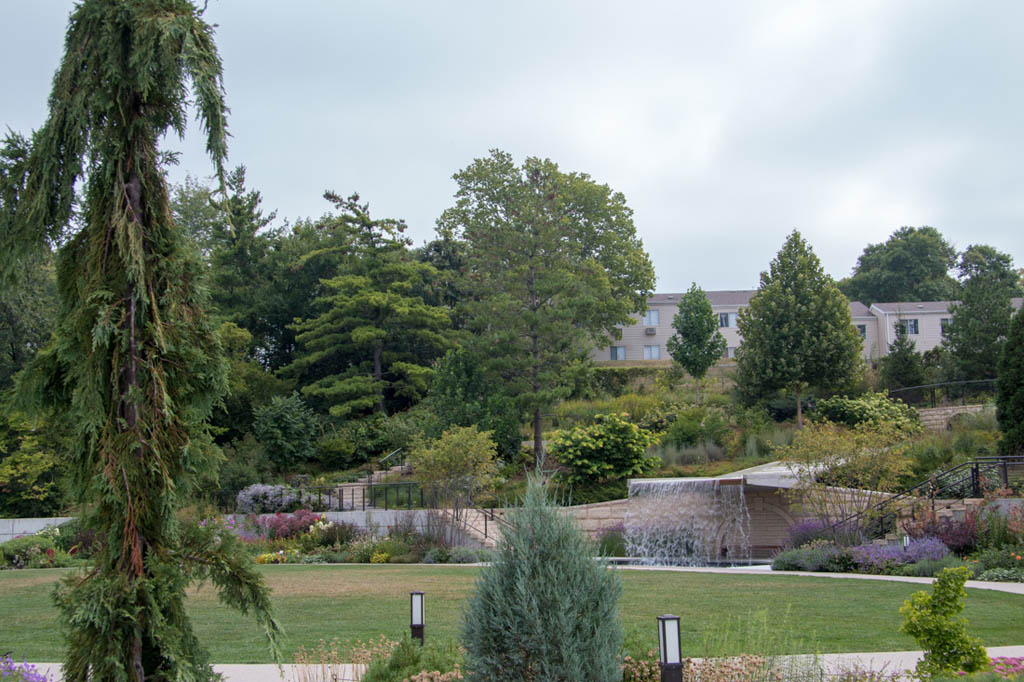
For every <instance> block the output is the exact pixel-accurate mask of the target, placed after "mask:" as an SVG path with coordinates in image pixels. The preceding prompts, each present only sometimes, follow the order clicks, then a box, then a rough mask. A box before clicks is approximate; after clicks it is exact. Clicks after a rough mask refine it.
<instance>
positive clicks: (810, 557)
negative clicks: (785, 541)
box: [772, 542, 853, 573]
mask: <svg viewBox="0 0 1024 682" xmlns="http://www.w3.org/2000/svg"><path fill="white" fill-rule="evenodd" d="M852 568H853V560H852V559H851V558H850V554H849V553H848V552H847V551H846V550H844V549H841V548H839V547H836V546H835V545H833V544H830V543H820V542H812V543H811V544H810V545H809V546H806V547H800V548H798V549H789V550H786V551H784V552H780V553H779V554H778V555H776V556H775V558H774V559H772V570H773V571H812V572H825V573H845V572H847V571H849V570H851V569H852Z"/></svg>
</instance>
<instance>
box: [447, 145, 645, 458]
mask: <svg viewBox="0 0 1024 682" xmlns="http://www.w3.org/2000/svg"><path fill="white" fill-rule="evenodd" d="M454 177H455V182H456V183H457V185H458V190H457V191H456V194H455V199H456V202H455V205H454V206H453V207H451V208H449V209H448V210H446V211H445V212H444V214H442V216H441V218H440V219H439V221H438V232H439V233H440V235H441V236H442V238H450V239H461V240H464V241H465V243H466V253H465V265H464V272H465V274H464V280H463V281H464V282H465V291H466V292H467V298H468V300H467V301H466V302H465V303H464V308H463V309H464V310H465V312H466V316H467V328H468V329H470V330H471V331H472V332H474V334H475V336H474V337H473V343H475V344H476V347H477V350H478V352H477V353H476V355H477V357H478V358H480V361H481V362H483V363H485V365H486V367H487V370H488V372H489V373H490V374H491V375H492V376H494V377H495V378H496V379H497V380H500V381H502V382H504V383H505V388H506V389H507V390H508V391H509V392H510V394H511V395H514V396H516V399H517V402H518V407H519V409H520V410H521V414H530V415H531V417H532V420H533V431H534V456H535V458H536V460H537V461H538V462H541V461H542V458H543V443H542V439H541V415H542V411H543V410H544V409H546V408H547V407H549V406H550V405H552V404H553V403H554V402H555V401H556V400H558V399H559V398H562V397H565V396H566V395H567V394H568V388H569V387H568V385H567V378H566V368H567V367H569V366H570V365H571V364H572V363H574V362H579V361H580V360H581V359H583V358H586V357H587V355H588V353H589V352H590V350H591V349H592V348H593V347H594V346H595V345H596V344H598V343H603V342H605V341H606V339H607V337H608V335H613V336H614V335H616V334H618V330H617V326H618V325H624V324H628V323H629V322H630V318H629V315H630V313H633V312H637V311H642V310H644V309H645V308H646V301H647V296H648V295H649V293H650V291H651V288H652V287H653V285H654V268H653V266H652V265H651V262H650V259H649V258H648V256H647V253H646V252H645V251H644V249H643V244H642V243H641V241H640V239H639V237H637V235H636V229H635V227H634V226H633V217H632V210H630V208H629V207H628V206H627V205H626V198H625V197H624V196H623V195H622V194H621V193H619V192H614V191H612V189H611V188H609V187H608V186H607V185H600V184H597V183H596V182H594V181H593V180H591V179H590V177H589V176H588V175H586V174H583V173H566V172H563V171H561V170H560V169H559V168H558V166H557V164H555V163H554V162H552V161H550V160H547V159H538V158H528V159H526V160H525V161H524V162H523V164H522V166H517V165H516V164H515V162H514V161H513V159H512V157H511V155H509V154H507V153H505V152H501V151H497V150H494V151H492V152H491V154H490V155H489V156H487V157H485V158H482V159H477V160H475V161H474V162H473V163H471V164H470V165H469V166H468V167H466V168H465V169H463V170H461V171H459V172H458V173H456V174H455V176H454Z"/></svg>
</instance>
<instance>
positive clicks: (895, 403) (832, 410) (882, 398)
mask: <svg viewBox="0 0 1024 682" xmlns="http://www.w3.org/2000/svg"><path fill="white" fill-rule="evenodd" d="M815 412H816V414H817V416H818V417H820V418H823V419H827V420H829V421H830V422H833V423H835V424H846V425H847V426H856V425H857V424H865V423H870V424H882V423H889V424H892V425H893V426H895V427H896V428H898V429H899V430H901V431H909V432H912V433H916V432H918V431H920V430H921V417H920V415H918V413H917V410H915V409H914V408H913V407H911V406H909V405H906V404H904V403H903V401H902V400H899V399H892V398H890V397H889V396H888V394H886V393H884V392H883V393H865V394H863V395H859V396H857V397H856V398H848V397H846V396H838V395H837V396H833V397H831V398H828V399H827V400H819V401H818V404H817V405H816V406H815Z"/></svg>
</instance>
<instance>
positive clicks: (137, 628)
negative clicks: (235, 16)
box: [0, 0, 277, 682]
mask: <svg viewBox="0 0 1024 682" xmlns="http://www.w3.org/2000/svg"><path fill="white" fill-rule="evenodd" d="M189 96H191V97H192V98H193V99H194V101H195V105H196V107H197V109H198V112H199V118H200V120H201V122H202V123H203V126H204V128H205V131H206V138H207V139H206V146H207V151H208V152H209V154H210V156H211V158H212V160H213V162H214V165H215V167H216V169H217V174H218V176H220V177H221V179H223V162H224V160H225V157H226V146H225V143H226V137H227V133H226V129H225V113H226V108H225V105H224V97H223V88H222V79H221V65H220V59H219V57H218V55H217V51H216V47H215V45H214V42H213V31H212V29H211V27H210V26H209V25H207V24H206V23H205V22H204V21H203V20H202V17H201V12H200V11H198V10H197V9H196V8H195V7H194V6H193V5H192V4H191V3H190V2H187V1H186V0H85V1H84V2H82V3H81V4H79V5H78V6H77V7H76V8H75V10H74V11H73V13H72V15H71V18H70V21H69V26H68V32H67V36H66V42H65V52H64V58H63V61H62V63H61V65H60V67H59V69H58V71H57V74H56V76H55V77H54V83H53V91H52V93H51V95H50V101H49V118H48V119H47V121H46V123H45V124H44V125H43V127H42V128H40V129H39V130H38V131H36V133H35V134H34V135H33V136H32V138H31V141H30V142H28V143H26V141H23V140H19V139H17V138H13V137H9V139H8V149H9V150H11V149H15V148H17V147H18V146H19V144H20V148H21V150H22V151H23V153H21V154H13V153H12V154H8V155H7V158H11V159H16V160H17V161H18V163H16V164H14V163H11V164H7V168H6V172H5V173H4V175H3V176H2V177H3V184H4V187H3V188H2V191H3V196H4V210H3V212H2V217H0V220H2V223H0V273H2V274H3V275H4V276H5V277H9V276H11V274H12V273H15V272H17V271H18V269H19V268H22V267H24V266H25V263H26V262H27V259H29V258H30V257H31V256H32V254H33V253H34V252H36V251H38V249H39V248H41V247H42V246H43V245H45V244H46V243H47V242H51V243H53V242H57V241H60V242H62V243H63V246H62V248H61V249H60V252H59V254H58V266H57V270H58V272H57V276H58V292H59V299H60V308H59V313H58V322H57V330H56V342H55V343H54V344H51V346H50V347H48V348H47V349H46V350H45V351H44V352H42V353H40V354H39V356H37V358H36V360H35V361H34V363H33V365H32V366H30V368H29V370H28V373H27V374H26V375H25V376H24V377H23V379H22V382H21V383H22V386H21V389H22V394H23V395H26V396H32V397H33V398H34V399H35V400H36V402H37V403H39V402H41V403H42V405H37V407H47V408H49V409H51V410H53V412H54V413H56V414H60V415H62V417H63V418H64V419H67V420H69V421H70V422H71V423H72V424H73V427H74V429H75V445H74V448H73V457H74V461H73V463H72V466H73V467H74V469H75V471H76V475H75V476H73V480H74V481H75V484H76V486H77V494H78V495H79V497H80V499H81V500H82V501H85V502H88V507H87V508H88V509H89V510H90V513H89V517H88V519H87V523H89V524H91V525H93V526H94V527H95V528H96V529H97V531H98V532H99V534H100V537H102V538H103V549H102V551H101V552H100V554H99V556H98V557H97V558H96V563H95V566H94V567H93V570H91V571H90V572H89V573H87V574H84V575H77V576H72V577H69V578H68V580H67V581H66V582H65V583H64V585H63V586H62V588H61V589H60V590H58V592H57V600H58V604H59V606H60V608H61V611H62V614H63V622H64V624H65V626H66V630H67V636H68V645H69V646H68V651H67V657H66V660H65V668H64V678H65V679H67V680H86V679H95V680H129V679H130V680H139V681H140V682H141V681H142V680H202V679H213V677H214V676H213V674H212V672H211V670H210V668H209V665H208V662H207V657H206V654H205V652H204V649H203V647H202V646H201V644H200V642H199V641H198V640H197V638H196V637H195V635H194V634H193V633H192V630H191V626H190V624H189V621H188V618H187V617H186V614H185V609H184V596H185V587H186V586H187V585H188V584H189V583H190V582H191V581H193V580H196V579H209V580H211V581H212V582H213V583H214V584H215V585H216V586H217V587H218V589H219V590H220V596H221V599H222V600H223V601H225V602H226V603H228V604H230V605H232V606H234V607H237V608H239V609H240V610H242V611H243V612H244V611H248V610H250V609H251V610H252V611H253V612H254V613H255V615H256V617H257V620H258V621H259V622H260V623H261V624H262V625H263V627H264V629H265V631H266V633H267V635H268V637H269V639H270V642H271V645H273V643H274V641H275V635H276V633H277V626H276V624H275V622H274V620H273V618H272V616H271V614H270V603H269V598H268V591H267V589H266V588H265V586H264V585H263V584H262V582H261V580H260V578H259V576H258V574H256V573H255V572H254V571H253V570H252V568H251V564H250V562H249V561H248V560H247V559H246V558H245V556H244V554H243V553H242V552H241V551H239V550H240V547H239V546H238V544H237V543H238V541H237V539H236V538H234V536H232V535H231V534H230V533H219V532H218V531H217V530H216V528H212V527H207V528H204V529H200V528H197V527H186V526H184V525H181V524H179V523H178V521H177V519H176V515H175V511H176V509H177V508H178V506H179V502H180V501H181V499H182V496H183V495H185V494H187V493H188V491H189V490H190V488H191V485H192V482H193V480H194V478H195V474H196V473H197V472H201V471H204V470H208V469H209V468H210V467H211V466H212V465H213V462H211V459H210V457H211V456H210V454H209V452H210V450H209V448H207V447H205V446H206V445H207V444H208V442H209V438H208V436H207V434H206V433H205V429H204V428H203V426H202V423H203V421H204V419H205V418H206V417H207V416H208V415H209V413H210V410H211V407H212V405H213V403H214V401H215V400H216V399H217V398H218V396H219V395H220V394H221V393H222V392H223V390H224V384H225V379H224V367H223V362H222V360H221V359H220V349H219V347H218V343H217V337H216V335H215V333H214V332H213V330H212V329H211V327H210V326H209V324H208V323H207V320H206V317H205V315H204V311H203V304H204V299H203V296H202V293H201V291H200V289H199V288H197V284H196V282H197V281H198V279H199V268H198V266H197V265H196V263H195V261H194V260H192V256H191V255H190V254H192V253H194V252H193V251H192V250H190V249H188V248H186V247H185V245H184V243H183V241H182V236H181V234H179V231H178V230H177V229H176V228H175V226H174V224H173V221H172V219H171V212H170V208H169V204H168V192H167V187H166V185H165V181H164V176H163V172H162V170H161V160H162V156H161V153H160V151H159V149H158V146H157V143H158V141H159V139H160V137H161V136H162V135H164V134H165V133H166V132H168V129H170V130H173V131H175V132H177V133H178V134H183V133H184V130H185V125H186V117H187V110H188V106H187V104H188V99H187V98H188V97H189ZM79 183H80V185H81V187H82V189H83V190H84V200H83V201H82V202H81V216H80V220H79V221H78V222H79V223H80V225H81V229H79V230H78V231H77V233H74V234H68V233H67V229H68V225H69V224H70V221H71V217H72V211H73V209H74V207H75V199H76V198H75V191H76V185H78V184H79Z"/></svg>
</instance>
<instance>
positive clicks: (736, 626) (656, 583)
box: [0, 565, 1024, 663]
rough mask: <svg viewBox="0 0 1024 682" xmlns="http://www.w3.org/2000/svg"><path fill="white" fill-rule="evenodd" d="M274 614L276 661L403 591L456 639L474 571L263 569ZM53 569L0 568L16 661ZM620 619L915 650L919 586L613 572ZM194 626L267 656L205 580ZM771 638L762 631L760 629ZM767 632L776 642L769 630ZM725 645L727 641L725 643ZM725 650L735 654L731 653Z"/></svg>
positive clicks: (361, 624)
mask: <svg viewBox="0 0 1024 682" xmlns="http://www.w3.org/2000/svg"><path fill="white" fill-rule="evenodd" d="M262 570H263V573H264V575H265V576H266V580H267V583H268V584H269V585H270V586H271V587H272V588H273V590H274V604H275V608H276V610H277V614H278V618H279V620H280V622H281V624H282V625H283V626H284V629H285V631H286V633H287V639H286V640H285V642H284V653H285V658H286V660H291V658H292V654H293V653H294V651H295V649H296V648H297V647H299V646H306V647H310V646H315V644H316V643H317V642H318V641H319V640H320V639H326V640H330V639H332V638H334V637H337V638H338V639H339V640H341V641H343V642H344V641H351V640H354V639H363V640H366V639H369V638H373V637H376V636H378V635H380V634H385V635H388V636H389V637H395V638H397V637H401V636H403V635H404V634H406V633H407V632H408V618H409V592H410V591H411V590H416V589H419V590H423V591H424V592H425V593H426V594H427V603H426V617H427V636H428V637H431V638H453V637H456V636H457V634H458V629H459V623H460V619H461V615H462V608H463V603H464V601H465V597H466V595H467V594H468V593H469V592H470V591H471V590H472V589H473V584H474V581H475V580H476V576H477V574H478V572H479V569H477V568H473V567H458V566H421V565H417V566H400V565H385V566H364V565H339V566H266V567H262ZM65 573H67V571H59V570H52V569H51V570H24V571H3V572H0V649H2V650H3V651H8V650H11V651H13V652H14V656H15V657H16V658H17V659H21V658H26V659H27V660H35V661H55V660H60V657H61V651H62V646H63V643H62V640H61V635H60V628H59V625H58V622H57V611H56V609H55V608H54V607H53V605H52V603H51V600H50V592H51V590H52V588H53V585H54V583H55V582H56V580H57V579H58V578H59V577H60V576H61V575H64V574H65ZM621 575H622V579H623V585H624V591H623V596H622V600H621V601H620V603H619V608H620V613H621V617H622V620H623V625H624V627H625V628H626V629H627V631H632V632H634V633H636V634H639V635H640V636H641V637H642V638H643V639H645V640H646V642H647V643H648V645H649V646H650V647H652V648H653V647H654V646H655V644H656V642H655V617H656V616H658V615H660V614H663V613H666V612H670V613H675V614H676V615H679V616H681V618H682V621H681V624H682V630H683V643H684V644H683V648H684V654H686V655H701V654H703V653H705V652H706V641H707V640H709V639H717V640H721V639H722V636H721V633H723V632H729V633H730V634H729V637H728V639H729V641H730V642H732V643H731V644H729V645H728V647H742V646H743V644H742V642H743V641H749V640H751V639H757V638H763V637H764V635H765V633H764V632H763V630H765V629H767V630H769V631H775V634H778V632H782V633H784V634H785V637H784V639H785V640H786V642H787V643H788V644H787V647H788V648H789V653H803V652H813V651H817V652H820V653H828V652H842V651H898V650H909V649H915V648H916V645H915V644H914V642H913V640H912V639H910V638H909V637H906V636H904V635H901V634H899V625H900V622H901V621H900V616H899V614H898V613H897V609H898V608H899V606H900V605H901V604H902V603H903V601H904V600H905V599H906V598H907V597H908V596H909V595H910V594H911V593H912V592H914V591H915V590H918V589H922V587H924V586H921V585H915V584H908V583H894V582H882V581H867V580H839V579H829V578H803V577H799V576H786V575H765V576H749V575H718V574H702V573H680V572H672V571H622V574H621ZM967 592H968V597H967V608H966V610H965V614H964V615H965V616H966V617H967V618H968V620H969V621H970V625H969V627H968V629H969V631H970V632H971V633H972V634H976V635H978V636H980V637H981V638H982V639H983V641H984V642H985V644H987V645H989V646H999V645H1014V644H1022V643H1024V618H1021V614H1022V613H1024V596H1021V595H1011V594H1005V593H1002V592H993V591H988V590H968V591H967ZM189 611H190V613H191V616H192V618H193V622H194V624H195V628H196V631H197V633H198V635H199V637H200V639H201V641H203V642H204V643H205V645H206V646H207V647H208V648H209V649H210V651H211V654H212V656H213V660H214V661H216V662H218V663H266V662H269V656H268V654H267V651H266V647H265V645H264V642H263V640H262V637H261V635H260V633H259V631H258V629H257V628H256V627H255V625H253V624H252V622H251V621H250V620H248V619H246V618H245V617H244V616H240V615H238V614H236V613H235V612H233V611H230V610H229V609H227V608H225V607H223V606H221V605H220V604H219V603H218V602H217V599H216V595H215V593H214V591H213V589H212V588H210V587H209V586H206V587H203V588H201V589H199V590H198V591H194V592H193V593H192V594H191V595H190V597H189ZM769 634H771V633H769ZM776 639H779V638H778V637H776ZM728 647H727V648H728ZM733 653H739V652H738V651H734V652H733Z"/></svg>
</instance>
